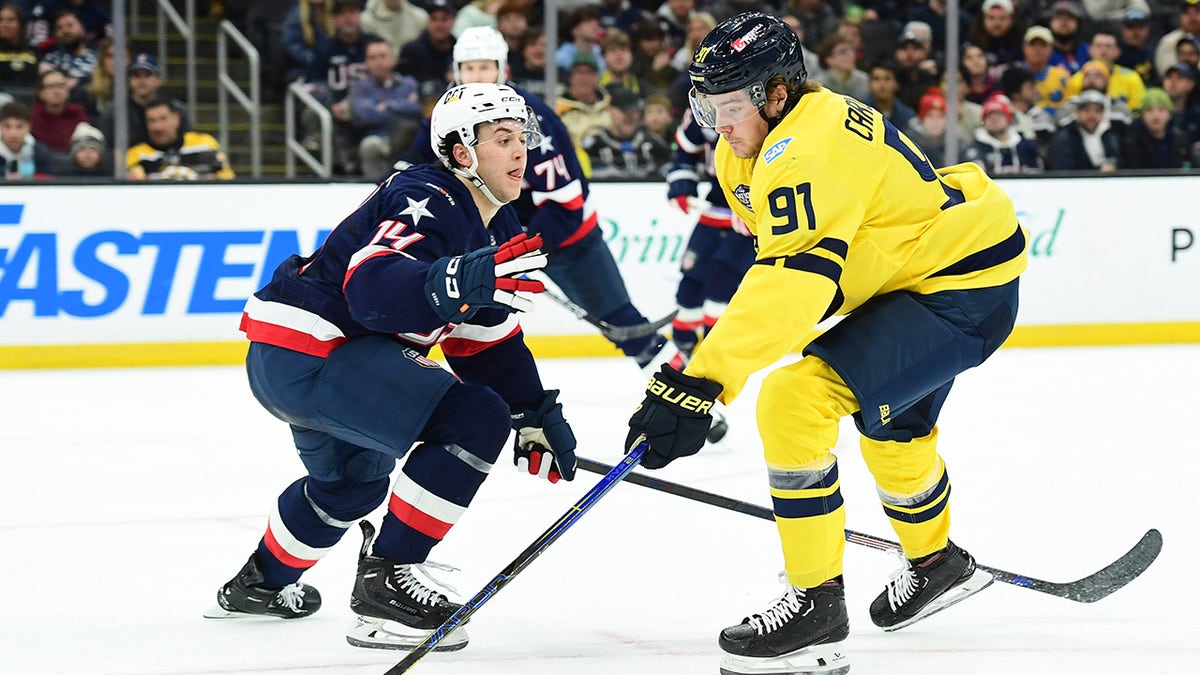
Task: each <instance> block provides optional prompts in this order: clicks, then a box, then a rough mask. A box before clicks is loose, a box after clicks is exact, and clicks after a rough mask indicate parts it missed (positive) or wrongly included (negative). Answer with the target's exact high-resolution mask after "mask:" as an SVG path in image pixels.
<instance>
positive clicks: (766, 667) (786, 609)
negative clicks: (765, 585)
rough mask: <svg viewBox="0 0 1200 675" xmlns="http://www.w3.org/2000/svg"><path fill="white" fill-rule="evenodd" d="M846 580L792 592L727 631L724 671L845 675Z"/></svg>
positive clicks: (791, 588) (757, 674)
mask: <svg viewBox="0 0 1200 675" xmlns="http://www.w3.org/2000/svg"><path fill="white" fill-rule="evenodd" d="M849 633H850V620H849V618H848V617H847V615H846V593H845V588H844V587H843V586H842V578H841V577H838V578H836V579H831V580H830V581H826V582H825V583H823V584H821V585H820V586H817V587H816V588H796V587H795V586H792V585H791V584H788V590H787V591H786V592H785V593H784V594H783V595H782V596H781V597H780V598H779V599H778V600H776V601H775V603H774V604H773V605H771V606H770V607H768V608H767V610H766V611H765V612H763V613H761V614H755V615H753V616H751V617H748V618H746V619H743V620H742V622H741V623H740V624H738V625H736V626H730V627H729V628H726V629H725V630H723V631H721V636H720V638H719V640H718V643H719V644H720V646H721V649H722V650H724V651H725V653H726V654H728V656H726V657H725V658H724V659H723V660H722V661H721V675H760V674H763V673H788V674H791V675H841V674H842V673H846V672H849V671H850V662H849V659H847V657H846V652H845V650H844V649H843V641H844V640H845V639H846V636H847V635H848V634H849Z"/></svg>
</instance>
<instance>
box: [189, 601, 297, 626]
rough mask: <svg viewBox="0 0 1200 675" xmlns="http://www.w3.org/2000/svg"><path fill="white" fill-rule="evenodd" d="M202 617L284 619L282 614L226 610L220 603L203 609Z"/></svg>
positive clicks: (248, 620)
mask: <svg viewBox="0 0 1200 675" xmlns="http://www.w3.org/2000/svg"><path fill="white" fill-rule="evenodd" d="M204 618H206V619H220V620H223V621H245V622H253V621H286V620H287V619H284V618H283V617H282V616H272V615H270V614H251V613H249V612H239V611H236V610H228V609H225V608H224V607H222V606H220V605H213V606H212V607H210V608H209V609H207V610H205V612H204Z"/></svg>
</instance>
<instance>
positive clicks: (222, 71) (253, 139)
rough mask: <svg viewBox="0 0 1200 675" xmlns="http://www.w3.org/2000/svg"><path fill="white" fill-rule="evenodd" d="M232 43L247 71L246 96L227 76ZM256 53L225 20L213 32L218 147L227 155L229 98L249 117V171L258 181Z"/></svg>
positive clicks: (259, 121)
mask: <svg viewBox="0 0 1200 675" xmlns="http://www.w3.org/2000/svg"><path fill="white" fill-rule="evenodd" d="M229 40H233V42H234V44H236V45H237V46H238V47H239V48H241V50H242V52H243V53H244V54H245V55H246V66H247V68H248V69H249V80H250V95H249V96H247V95H246V93H245V92H244V91H242V88H241V87H240V86H239V85H238V83H237V82H236V81H234V79H233V78H232V77H230V76H229V46H228V41H229ZM259 60H260V59H259V53H258V49H257V48H255V46H254V45H252V44H250V41H249V40H247V39H246V36H245V35H242V32H241V31H240V30H238V29H237V27H236V26H234V25H233V24H232V23H230V22H229V21H228V20H224V21H221V23H220V27H219V29H218V30H217V129H218V134H219V135H220V142H221V147H222V148H225V153H226V154H229V151H230V149H231V148H230V145H229V97H230V96H232V97H233V99H234V100H235V101H237V102H238V105H240V106H242V109H244V110H245V111H246V114H247V115H248V116H249V117H250V169H251V173H252V174H253V175H254V177H255V178H261V177H262V94H261V91H260V84H259V80H260V79H261V77H260V76H261V72H260V68H259Z"/></svg>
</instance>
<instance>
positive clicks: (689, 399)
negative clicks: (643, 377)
mask: <svg viewBox="0 0 1200 675" xmlns="http://www.w3.org/2000/svg"><path fill="white" fill-rule="evenodd" d="M646 392H647V393H648V394H650V395H652V396H657V397H659V398H661V399H662V400H664V401H666V402H667V403H674V404H675V405H677V406H679V407H680V408H683V409H684V410H687V411H690V412H694V413H697V414H700V415H706V414H708V412H709V410H710V409H711V408H712V405H713V402H712V400H710V399H705V398H700V397H699V396H693V395H692V394H689V393H687V392H686V391H680V390H677V389H676V388H675V387H673V386H671V385H670V384H668V383H666V382H663V381H662V380H660V379H658V378H657V377H655V376H651V377H650V384H648V385H646ZM638 407H639V408H640V407H641V406H638Z"/></svg>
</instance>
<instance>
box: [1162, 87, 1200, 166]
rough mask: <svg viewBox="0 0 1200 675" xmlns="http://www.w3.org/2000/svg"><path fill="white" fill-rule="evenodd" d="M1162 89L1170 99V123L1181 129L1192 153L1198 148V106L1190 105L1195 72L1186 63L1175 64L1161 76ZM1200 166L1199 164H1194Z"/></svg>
mask: <svg viewBox="0 0 1200 675" xmlns="http://www.w3.org/2000/svg"><path fill="white" fill-rule="evenodd" d="M1163 89H1164V90H1165V91H1166V92H1167V96H1169V97H1171V123H1172V124H1173V125H1174V126H1177V127H1179V128H1180V129H1183V132H1184V134H1185V135H1186V136H1187V141H1188V143H1189V144H1191V145H1192V149H1193V152H1194V151H1196V149H1197V148H1198V147H1200V105H1196V104H1194V103H1192V96H1193V94H1195V92H1196V71H1195V69H1193V68H1192V67H1191V66H1189V65H1188V64H1186V63H1176V64H1174V65H1172V66H1171V67H1170V68H1167V72H1166V73H1164V74H1163ZM1196 166H1200V162H1198V163H1196Z"/></svg>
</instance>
